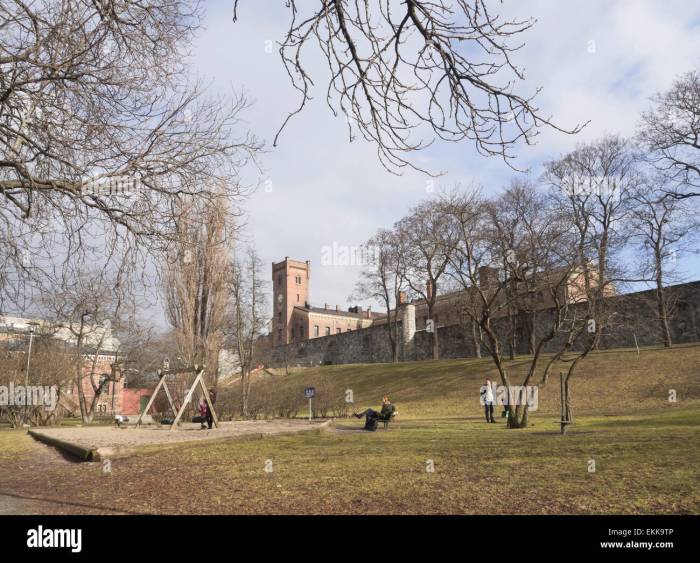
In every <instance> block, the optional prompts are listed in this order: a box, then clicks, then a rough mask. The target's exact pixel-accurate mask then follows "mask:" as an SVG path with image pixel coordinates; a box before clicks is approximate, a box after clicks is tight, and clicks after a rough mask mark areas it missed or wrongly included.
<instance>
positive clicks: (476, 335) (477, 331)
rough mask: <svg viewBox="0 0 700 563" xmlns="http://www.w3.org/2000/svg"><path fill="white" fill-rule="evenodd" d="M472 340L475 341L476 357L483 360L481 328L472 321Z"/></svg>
mask: <svg viewBox="0 0 700 563" xmlns="http://www.w3.org/2000/svg"><path fill="white" fill-rule="evenodd" d="M472 340H473V341H474V355H475V356H476V357H477V358H481V327H480V326H479V325H478V324H477V322H476V321H475V320H473V319H472Z"/></svg>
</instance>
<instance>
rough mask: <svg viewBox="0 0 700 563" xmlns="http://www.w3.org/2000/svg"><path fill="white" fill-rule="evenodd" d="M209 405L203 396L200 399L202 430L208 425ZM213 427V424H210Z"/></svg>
mask: <svg viewBox="0 0 700 563" xmlns="http://www.w3.org/2000/svg"><path fill="white" fill-rule="evenodd" d="M208 415H209V406H208V405H207V402H206V401H205V400H204V397H202V398H201V400H200V401H199V418H200V424H201V427H200V429H201V430H204V429H205V428H206V427H207V424H206V423H207V420H208V418H209V416H208ZM209 428H211V426H209Z"/></svg>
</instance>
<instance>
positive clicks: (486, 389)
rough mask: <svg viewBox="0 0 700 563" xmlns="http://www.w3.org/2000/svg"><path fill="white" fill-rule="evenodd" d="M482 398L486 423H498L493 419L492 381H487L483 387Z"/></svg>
mask: <svg viewBox="0 0 700 563" xmlns="http://www.w3.org/2000/svg"><path fill="white" fill-rule="evenodd" d="M480 394H481V398H482V400H483V401H484V414H485V415H486V422H496V421H495V420H494V418H493V388H492V387H491V380H490V379H487V380H486V383H485V384H484V385H483V386H482V387H481V393H480Z"/></svg>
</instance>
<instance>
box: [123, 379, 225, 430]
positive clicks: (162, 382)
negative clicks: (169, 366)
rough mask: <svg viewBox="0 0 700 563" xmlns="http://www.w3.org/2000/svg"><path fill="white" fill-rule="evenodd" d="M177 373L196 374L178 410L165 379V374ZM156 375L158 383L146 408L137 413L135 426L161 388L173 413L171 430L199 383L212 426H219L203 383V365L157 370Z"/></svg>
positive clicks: (139, 422) (177, 422)
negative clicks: (158, 378)
mask: <svg viewBox="0 0 700 563" xmlns="http://www.w3.org/2000/svg"><path fill="white" fill-rule="evenodd" d="M178 373H195V374H197V375H196V377H195V378H194V382H192V386H191V387H190V388H189V390H188V391H187V392H186V393H185V400H184V401H182V405H181V406H180V409H179V410H178V409H176V408H175V403H174V402H173V398H172V395H171V394H170V389H168V384H167V383H166V381H165V379H166V376H168V375H175V374H178ZM158 376H159V377H160V380H159V381H158V385H156V388H155V391H154V392H153V395H151V398H150V399H149V400H148V404H147V405H146V408H145V409H144V410H143V412H142V413H141V414H140V415H139V419H138V421H136V427H137V428H138V427H139V426H140V425H141V419H142V418H143V415H144V414H148V410H149V409H150V408H151V406H152V405H153V403H154V402H155V400H156V397H157V396H158V392H159V391H160V389H161V388H162V389H163V390H164V391H165V396H166V397H167V399H168V404H169V405H170V409H171V410H172V412H173V414H174V415H175V419H174V420H173V421H172V424H170V430H173V429H174V428H175V427H176V426H177V425H178V424H179V422H180V419H181V418H182V415H183V413H184V412H185V409H186V408H187V405H188V404H189V403H190V401H191V400H192V396H193V395H194V392H195V390H196V389H197V386H198V385H199V389H200V390H201V391H202V395H204V400H205V401H206V403H207V406H208V407H209V412H211V416H212V419H213V420H212V421H213V423H214V426H216V428H219V418H218V417H217V416H216V411H215V410H214V405H213V404H212V403H211V400H210V399H209V391H208V389H207V386H206V385H205V384H204V366H201V367H200V366H197V365H195V366H193V367H191V368H181V369H177V370H158Z"/></svg>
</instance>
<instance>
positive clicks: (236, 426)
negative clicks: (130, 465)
mask: <svg viewBox="0 0 700 563" xmlns="http://www.w3.org/2000/svg"><path fill="white" fill-rule="evenodd" d="M326 423H327V421H314V422H312V423H309V421H307V420H296V419H293V420H286V419H276V420H250V421H236V422H222V423H220V425H219V426H220V427H219V428H213V429H212V430H208V429H205V430H202V429H201V428H200V425H199V424H191V423H186V424H182V425H181V426H180V427H179V428H177V429H175V430H170V427H168V426H155V425H149V426H142V427H140V428H136V427H133V426H123V427H121V428H118V427H116V426H92V427H79V428H65V427H64V428H40V429H36V430H35V431H34V432H36V433H38V434H42V435H45V436H49V437H51V438H56V439H58V440H62V441H65V442H69V443H71V444H76V445H78V446H81V447H84V448H88V449H99V448H114V449H118V448H137V447H142V446H157V445H163V444H172V443H180V442H199V441H203V440H220V439H226V438H237V437H245V436H273V435H277V434H294V433H297V432H308V431H310V430H317V429H320V428H323V427H325V425H326Z"/></svg>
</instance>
